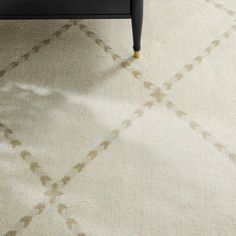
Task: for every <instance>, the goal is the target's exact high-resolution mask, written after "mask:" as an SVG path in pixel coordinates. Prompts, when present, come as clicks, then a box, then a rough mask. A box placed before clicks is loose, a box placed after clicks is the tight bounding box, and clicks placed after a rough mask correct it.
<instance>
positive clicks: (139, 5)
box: [131, 0, 143, 58]
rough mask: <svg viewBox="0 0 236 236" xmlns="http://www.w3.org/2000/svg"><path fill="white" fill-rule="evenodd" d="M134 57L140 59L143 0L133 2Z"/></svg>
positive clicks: (133, 0) (132, 0)
mask: <svg viewBox="0 0 236 236" xmlns="http://www.w3.org/2000/svg"><path fill="white" fill-rule="evenodd" d="M131 11H132V14H131V15H132V29H133V41H134V47H133V48H134V57H136V58H139V57H140V50H141V35H142V26H143V0H131Z"/></svg>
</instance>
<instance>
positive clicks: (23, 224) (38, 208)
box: [4, 202, 46, 236]
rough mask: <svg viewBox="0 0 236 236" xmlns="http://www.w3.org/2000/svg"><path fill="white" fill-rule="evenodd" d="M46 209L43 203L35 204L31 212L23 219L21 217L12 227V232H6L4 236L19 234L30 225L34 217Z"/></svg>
mask: <svg viewBox="0 0 236 236" xmlns="http://www.w3.org/2000/svg"><path fill="white" fill-rule="evenodd" d="M45 208H46V203H45V202H39V203H37V204H36V205H35V206H34V207H33V209H32V210H31V212H30V213H29V214H27V215H25V216H24V217H22V218H21V219H20V220H19V221H18V222H17V223H16V224H15V226H14V227H13V229H12V230H10V231H8V232H7V233H5V234H4V236H16V235H17V234H18V233H20V232H21V231H22V230H23V229H25V228H27V227H28V226H29V225H30V224H31V223H32V220H33V219H34V218H35V217H36V216H39V215H40V214H42V212H43V211H44V210H45Z"/></svg>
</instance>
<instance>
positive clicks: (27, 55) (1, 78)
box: [0, 21, 77, 82]
mask: <svg viewBox="0 0 236 236" xmlns="http://www.w3.org/2000/svg"><path fill="white" fill-rule="evenodd" d="M76 24H77V22H76V21H73V22H71V23H69V24H65V25H63V26H61V28H60V29H59V30H57V31H56V32H54V33H53V34H52V35H51V36H50V38H47V39H44V40H42V41H41V42H40V43H38V44H37V45H35V46H33V47H32V48H31V49H30V50H29V51H28V52H27V53H25V54H23V55H21V56H20V57H19V58H18V59H17V60H16V61H13V62H11V63H9V64H8V65H7V66H6V67H5V68H4V69H0V81H1V82H2V81H4V79H6V78H5V74H6V73H7V72H10V71H12V70H13V69H15V68H16V67H18V66H19V65H20V64H22V63H23V62H25V61H27V60H29V59H30V58H31V57H32V56H33V55H35V54H37V53H38V52H39V51H40V50H41V49H42V48H44V47H46V46H47V45H49V44H50V43H51V42H53V41H55V40H56V39H57V38H58V37H60V36H61V35H62V34H63V33H65V32H66V31H68V30H69V29H70V28H71V27H72V26H73V25H76Z"/></svg>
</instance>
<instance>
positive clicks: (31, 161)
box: [0, 123, 52, 188]
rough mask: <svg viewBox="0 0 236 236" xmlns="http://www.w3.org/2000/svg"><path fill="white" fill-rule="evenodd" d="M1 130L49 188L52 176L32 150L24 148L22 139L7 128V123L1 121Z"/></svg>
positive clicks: (13, 147) (18, 153) (17, 153)
mask: <svg viewBox="0 0 236 236" xmlns="http://www.w3.org/2000/svg"><path fill="white" fill-rule="evenodd" d="M1 132H2V133H3V134H4V137H5V139H6V140H7V141H8V143H9V145H10V146H11V147H12V149H13V150H14V152H15V154H16V155H17V156H20V157H21V158H22V159H23V160H24V161H25V162H27V163H28V165H29V169H30V170H31V172H33V173H34V174H36V175H37V176H38V177H39V179H40V182H41V184H42V185H43V186H45V187H47V188H51V185H52V183H51V181H52V180H51V178H50V177H49V176H48V175H47V174H46V173H45V172H44V171H43V170H42V168H41V166H40V165H39V164H38V162H37V161H36V159H35V157H34V156H33V155H32V154H31V152H30V151H28V150H26V149H24V148H23V146H22V143H21V141H19V140H18V139H17V138H16V137H15V136H14V133H13V131H12V130H11V129H9V128H7V126H6V125H4V124H2V123H0V133H1Z"/></svg>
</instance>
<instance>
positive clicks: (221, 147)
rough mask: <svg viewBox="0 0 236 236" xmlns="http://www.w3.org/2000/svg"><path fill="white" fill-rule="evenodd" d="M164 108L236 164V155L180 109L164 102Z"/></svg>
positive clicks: (170, 102)
mask: <svg viewBox="0 0 236 236" xmlns="http://www.w3.org/2000/svg"><path fill="white" fill-rule="evenodd" d="M165 106H166V107H167V108H168V109H169V110H171V111H172V112H174V113H175V115H176V116H177V117H178V118H179V119H181V120H184V121H185V122H186V123H187V124H188V125H189V127H190V128H191V129H192V130H194V131H196V132H197V133H199V134H200V135H201V137H202V138H203V139H204V140H206V141H208V142H209V143H210V144H212V145H213V146H214V148H215V149H216V150H217V151H218V152H220V153H222V154H223V155H225V156H226V157H227V158H229V160H230V161H232V162H234V163H236V154H235V153H232V152H231V151H230V150H229V149H228V148H227V147H226V145H224V144H222V143H220V142H219V141H217V140H216V139H215V138H214V137H213V135H212V134H211V133H210V132H208V131H207V130H205V129H204V128H203V127H202V126H201V125H200V124H199V123H198V122H196V121H194V120H192V119H191V118H190V117H189V115H188V114H187V113H186V112H185V111H183V110H181V109H178V108H177V106H176V105H175V104H174V102H172V101H166V102H165Z"/></svg>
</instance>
